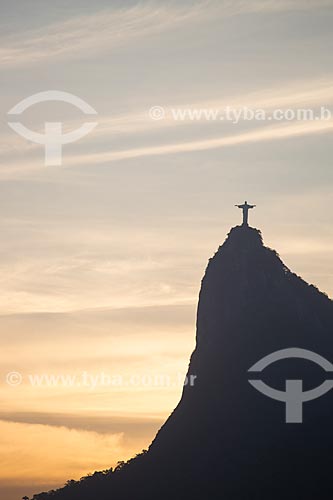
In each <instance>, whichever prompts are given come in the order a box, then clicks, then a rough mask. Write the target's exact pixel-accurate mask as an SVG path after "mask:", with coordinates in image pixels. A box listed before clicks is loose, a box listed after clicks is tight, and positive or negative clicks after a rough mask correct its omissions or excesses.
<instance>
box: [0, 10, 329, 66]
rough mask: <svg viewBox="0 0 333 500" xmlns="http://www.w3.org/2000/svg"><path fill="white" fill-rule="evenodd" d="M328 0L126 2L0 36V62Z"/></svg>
mask: <svg viewBox="0 0 333 500" xmlns="http://www.w3.org/2000/svg"><path fill="white" fill-rule="evenodd" d="M319 4H320V6H322V7H325V6H329V5H330V3H329V1H327V0H321V1H319V2H318V1H317V2H314V1H309V2H307V3H306V4H304V2H302V1H300V0H285V1H281V2H275V1H272V0H271V1H256V0H253V1H249V2H242V1H235V2H228V1H225V0H224V1H222V2H217V1H214V0H211V1H210V0H206V1H202V2H198V3H192V4H188V5H183V6H180V5H179V3H178V4H177V3H176V2H174V1H173V2H170V3H168V4H161V3H158V2H154V3H151V2H149V3H147V2H146V3H138V4H136V5H134V6H132V7H127V8H118V9H117V8H108V9H104V10H101V11H99V12H97V13H96V14H93V15H83V16H79V17H75V18H72V19H69V20H66V21H59V22H56V23H53V24H50V25H48V26H47V27H45V28H41V29H36V30H30V31H26V32H24V33H21V34H20V35H19V36H18V37H17V36H7V37H3V38H2V39H1V40H0V42H1V47H2V48H1V49H0V62H1V65H2V66H3V67H4V66H6V67H16V66H22V65H23V66H26V65H29V64H35V63H38V62H43V61H45V60H46V59H48V58H52V59H54V58H60V59H73V58H74V59H75V58H77V57H82V56H83V57H87V56H89V55H91V54H94V53H96V52H97V51H98V52H100V51H105V50H113V49H116V48H118V47H121V46H123V45H126V44H127V43H130V42H131V41H136V40H138V39H141V38H144V37H149V36H151V35H155V34H158V33H161V32H164V31H167V30H174V29H175V28H177V27H183V26H184V25H191V26H193V24H195V23H202V22H203V21H204V20H205V19H217V18H221V20H223V19H228V18H230V17H232V16H237V15H241V14H247V13H260V12H274V11H289V10H308V9H312V8H314V7H318V5H319Z"/></svg>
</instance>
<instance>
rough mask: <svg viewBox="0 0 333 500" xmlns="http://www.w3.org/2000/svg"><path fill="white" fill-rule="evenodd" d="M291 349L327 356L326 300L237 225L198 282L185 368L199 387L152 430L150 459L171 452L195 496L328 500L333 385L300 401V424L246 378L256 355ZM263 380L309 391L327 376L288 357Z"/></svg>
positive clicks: (329, 313)
mask: <svg viewBox="0 0 333 500" xmlns="http://www.w3.org/2000/svg"><path fill="white" fill-rule="evenodd" d="M296 347H297V348H301V349H306V350H310V351H314V352H315V353H318V354H321V355H322V356H323V357H325V358H327V359H328V360H330V361H333V304H332V302H331V301H330V300H329V299H328V297H327V296H326V295H324V294H322V293H320V292H319V291H318V290H317V289H316V288H315V287H313V286H310V285H308V284H307V283H305V282H304V281H303V280H302V279H301V278H299V277H297V276H296V275H295V274H293V273H292V272H291V271H289V269H288V268H287V267H286V266H285V265H284V264H283V263H282V261H281V260H280V258H279V257H278V255H277V254H276V252H274V251H272V250H270V249H268V248H266V247H265V246H264V245H263V243H262V238H261V235H260V232H259V231H258V230H256V229H253V228H250V227H243V226H239V227H235V228H233V229H232V230H231V232H230V234H229V236H228V238H227V240H226V242H225V243H224V244H223V245H222V246H221V247H220V248H219V250H218V252H217V253H216V254H215V256H214V257H213V259H211V260H210V261H209V265H208V267H207V270H206V274H205V276H204V278H203V281H202V287H201V292H200V299H199V306H198V315H197V345H196V349H195V351H194V353H193V355H192V357H191V362H190V366H189V371H188V376H191V375H196V377H197V378H196V379H195V385H194V386H193V387H191V386H186V387H185V388H184V391H183V396H182V399H181V401H180V403H179V405H178V407H177V408H176V409H175V411H174V412H173V414H172V415H171V416H170V418H169V419H168V421H167V422H166V424H165V425H164V426H163V427H162V429H161V430H160V432H159V433H158V435H157V437H156V439H155V441H154V442H153V444H152V446H151V448H150V454H151V458H152V460H155V461H156V462H159V461H163V462H164V461H165V457H168V459H170V461H171V462H172V466H171V468H172V469H174V470H175V474H178V472H177V471H182V472H181V474H184V475H186V477H187V478H188V479H189V481H188V483H189V484H187V491H190V490H191V489H192V487H191V484H192V485H195V487H194V488H193V490H192V496H193V495H195V494H198V491H200V494H201V495H203V494H204V492H205V491H206V492H210V494H211V495H221V498H223V494H224V495H225V496H224V498H226V499H227V500H231V499H235V500H240V499H244V500H245V499H248V498H253V499H256V500H257V499H267V498H279V499H282V498H283V499H286V498H288V499H289V498H303V499H304V498H309V499H310V498H311V500H314V499H315V498H321V499H323V498H330V497H331V495H333V491H331V481H330V479H329V478H330V472H329V468H330V466H329V465H328V464H331V463H332V462H331V460H332V459H331V458H330V455H331V452H330V450H331V449H332V447H333V425H332V423H333V392H332V393H327V394H326V395H324V396H323V397H322V398H320V399H317V400H315V401H312V402H309V403H305V404H304V408H303V414H304V415H303V423H302V424H290V423H289V424H287V423H286V422H285V404H284V403H282V402H279V401H276V400H273V399H270V398H268V397H266V396H264V395H263V394H261V393H259V392H258V391H256V390H255V389H254V388H253V387H252V386H251V385H250V384H249V382H248V380H249V378H252V377H250V376H249V373H248V369H249V368H250V367H252V365H253V364H254V363H256V362H257V361H259V360H260V359H262V358H263V357H265V356H266V355H268V354H270V353H272V352H275V351H278V350H282V349H287V348H296ZM259 378H261V379H263V380H264V381H265V382H266V383H267V384H268V385H270V386H272V387H274V388H276V389H280V390H283V391H285V381H286V379H302V380H303V383H304V390H307V389H311V388H314V387H316V386H318V385H319V384H320V383H321V382H322V381H323V380H324V379H325V378H326V374H325V372H323V370H322V369H321V368H320V367H318V366H317V365H315V364H313V363H311V362H310V361H304V360H299V359H288V360H285V361H280V362H279V363H274V364H272V365H271V367H267V368H266V369H265V371H264V372H263V373H262V374H260V377H259ZM171 457H173V458H172V459H171ZM165 467H166V464H165ZM169 469H170V466H169ZM200 494H199V496H200ZM192 496H189V498H192ZM184 498H186V497H184ZM212 498H215V497H214V496H212Z"/></svg>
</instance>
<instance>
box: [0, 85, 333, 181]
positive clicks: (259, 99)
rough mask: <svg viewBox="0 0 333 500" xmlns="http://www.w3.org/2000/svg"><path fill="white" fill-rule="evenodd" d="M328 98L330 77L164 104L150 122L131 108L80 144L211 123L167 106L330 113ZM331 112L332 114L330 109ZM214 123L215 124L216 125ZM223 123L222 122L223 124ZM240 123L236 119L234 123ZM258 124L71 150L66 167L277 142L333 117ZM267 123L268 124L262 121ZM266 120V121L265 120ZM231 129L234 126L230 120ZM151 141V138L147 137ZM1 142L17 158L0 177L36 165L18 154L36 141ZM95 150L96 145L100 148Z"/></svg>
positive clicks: (321, 126) (319, 128)
mask: <svg viewBox="0 0 333 500" xmlns="http://www.w3.org/2000/svg"><path fill="white" fill-rule="evenodd" d="M332 102H333V84H332V80H331V79H330V78H326V79H316V80H312V81H309V82H292V83H290V84H289V86H288V88H285V89H283V90H282V91H281V89H278V88H273V89H272V88H268V89H266V90H261V91H260V92H252V93H250V94H247V95H243V96H242V95H239V96H233V97H230V98H224V99H214V100H210V101H200V102H195V103H193V104H191V105H189V104H187V105H181V106H180V105H177V106H168V107H166V108H165V111H166V115H165V119H163V120H157V121H156V120H153V119H151V118H150V117H149V113H148V110H144V111H142V110H141V111H134V112H132V113H124V114H122V115H118V116H102V117H100V119H99V126H98V127H97V129H96V131H94V132H93V133H92V134H90V135H88V136H87V137H86V138H85V142H93V141H96V140H99V139H103V138H108V137H114V136H121V135H131V134H135V136H138V134H139V133H141V134H149V133H154V132H159V131H163V130H164V129H169V130H171V129H172V128H173V127H177V128H178V127H179V126H183V127H187V132H191V127H193V126H195V125H196V124H197V123H200V126H207V125H211V124H212V123H214V121H212V120H209V119H208V120H206V119H199V120H190V119H189V118H185V119H184V120H183V119H179V120H176V119H174V117H173V115H172V109H176V110H177V109H180V110H184V109H185V110H186V109H189V110H199V111H200V110H208V111H209V110H221V111H223V109H225V108H226V106H230V107H231V108H232V109H235V110H239V109H241V108H242V107H245V108H246V107H247V108H250V109H261V110H264V111H266V112H267V113H269V112H271V111H272V110H274V109H291V110H296V109H312V110H313V111H314V112H315V113H317V112H318V109H317V108H318V107H319V106H323V107H324V108H326V109H328V110H329V111H330V112H331V113H332V107H331V103H332ZM332 114H333V113H332ZM76 123H77V122H71V123H70V124H66V129H67V128H68V129H70V130H71V129H73V128H75V126H76ZM216 123H218V122H215V124H216ZM223 123H224V124H225V123H226V122H223ZM241 123H242V120H240V122H239V124H241ZM260 123H261V122H255V125H256V127H255V128H254V129H253V130H251V131H245V132H244V131H240V132H239V131H238V132H237V133H231V134H229V135H226V136H223V137H215V138H209V139H202V140H187V141H183V142H182V143H175V144H174V143H169V144H163V145H153V146H150V145H148V146H143V147H139V148H130V147H129V148H128V149H126V150H114V151H101V152H98V153H93V154H84V155H83V154H81V155H78V154H73V155H72V156H67V155H66V162H65V163H64V165H65V166H66V165H67V166H84V165H89V164H94V165H96V164H100V163H105V162H113V161H120V160H126V159H132V158H140V157H144V156H156V155H167V154H175V153H184V152H192V151H193V152H195V151H202V150H209V149H217V148H223V147H227V146H233V145H238V144H245V143H256V142H261V141H269V140H279V139H280V140H281V139H287V138H288V137H294V136H298V135H307V134H318V133H326V132H329V131H330V130H331V129H332V119H327V120H323V119H322V120H312V121H282V122H279V123H278V124H276V125H273V126H267V125H266V126H261V127H258V126H257V125H258V124H260ZM266 123H267V122H266ZM270 123H271V122H270ZM230 126H231V127H232V128H233V129H234V127H235V125H234V124H230ZM147 137H148V140H149V141H150V142H151V141H152V139H153V136H152V135H150V136H147ZM1 143H2V146H1V147H0V156H6V155H8V154H9V153H13V152H15V153H17V154H18V156H17V157H16V160H15V162H14V164H13V163H12V164H11V165H8V166H5V167H3V168H2V170H1V171H0V173H1V175H2V177H3V178H4V177H7V176H12V175H14V176H15V175H17V174H18V175H19V174H20V172H29V171H31V170H32V171H33V170H36V169H38V168H39V164H38V162H36V161H33V162H26V161H25V162H24V163H20V161H18V157H19V155H20V154H21V153H22V152H25V153H26V152H34V151H35V150H37V149H40V145H37V144H31V143H29V142H27V141H24V140H22V138H20V137H16V136H14V135H12V136H11V135H9V134H7V135H5V136H2V141H1ZM99 148H100V146H99Z"/></svg>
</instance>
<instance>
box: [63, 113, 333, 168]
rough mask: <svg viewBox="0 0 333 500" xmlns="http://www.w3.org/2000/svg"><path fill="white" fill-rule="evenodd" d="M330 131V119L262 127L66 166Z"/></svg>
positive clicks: (332, 127) (98, 155)
mask: <svg viewBox="0 0 333 500" xmlns="http://www.w3.org/2000/svg"><path fill="white" fill-rule="evenodd" d="M332 130H333V120H327V121H309V122H292V123H291V124H288V123H285V124H283V125H282V126H272V127H263V128H258V129H255V130H253V131H250V132H242V133H239V134H233V135H229V136H226V137H217V138H214V139H204V140H195V141H189V142H181V143H175V144H163V145H158V146H148V147H142V148H133V149H127V150H122V151H110V152H101V153H96V154H91V155H82V156H73V157H68V158H67V161H66V165H67V166H84V165H96V164H101V163H107V162H113V161H120V160H128V159H131V158H140V157H143V156H159V155H170V154H176V153H189V152H195V151H205V150H209V149H218V148H224V147H228V146H236V145H240V144H247V143H257V142H264V141H273V140H282V139H288V138H290V137H296V136H303V135H309V134H320V133H327V132H330V131H332Z"/></svg>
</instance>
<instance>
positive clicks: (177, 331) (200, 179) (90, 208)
mask: <svg viewBox="0 0 333 500" xmlns="http://www.w3.org/2000/svg"><path fill="white" fill-rule="evenodd" d="M0 6H1V18H0V24H1V36H0V42H1V43H0V61H1V93H0V103H1V110H2V118H1V121H0V158H1V162H0V163H1V164H0V190H1V193H0V225H1V236H2V237H1V247H0V253H1V259H0V266H1V272H0V275H1V281H0V313H1V317H0V325H1V361H2V363H1V385H0V391H1V398H0V401H1V406H0V452H1V453H0V457H1V458H0V460H1V462H0V497H1V498H3V499H4V500H14V499H17V498H21V496H22V495H23V494H28V495H31V494H32V493H34V492H35V493H36V492H38V491H41V490H43V489H49V488H51V487H57V486H61V485H62V484H63V483H64V482H65V481H66V480H68V479H71V478H73V479H78V478H80V477H81V476H82V475H84V474H86V473H88V472H93V471H94V470H96V469H105V468H109V467H111V466H113V465H114V464H115V463H116V462H117V461H118V460H123V459H127V458H130V457H131V456H133V455H134V454H135V453H137V452H139V451H141V450H142V449H143V448H146V447H148V446H149V443H150V441H151V439H152V438H153V437H154V435H155V433H156V431H157V430H158V428H159V427H160V426H161V424H162V423H163V421H164V420H165V419H166V417H167V416H168V415H169V413H170V412H171V410H172V409H173V408H174V407H175V405H176V404H177V402H178V400H179V397H180V394H181V391H182V387H181V381H182V379H183V377H184V375H185V373H186V369H187V366H188V360H189V356H190V354H191V352H192V350H193V348H194V340H195V313H196V303H197V298H198V292H199V289H200V280H201V278H202V276H203V273H204V270H205V267H206V264H207V261H208V258H209V257H211V256H212V255H213V253H214V252H215V251H216V250H217V248H218V246H219V245H220V244H221V243H222V242H223V241H224V239H225V237H226V234H227V233H228V231H229V229H230V227H232V226H234V225H237V224H239V223H240V220H241V219H240V216H241V214H240V213H239V210H238V209H237V208H235V207H234V205H235V204H236V203H242V202H244V200H245V199H246V200H248V201H249V202H250V203H255V204H256V205H257V208H256V209H255V210H253V211H252V212H251V214H250V222H251V223H252V225H253V226H255V227H258V228H260V229H261V230H262V233H263V237H264V241H265V243H266V244H267V245H268V246H270V247H272V248H275V249H276V250H277V251H278V252H279V254H280V255H281V258H282V259H283V260H284V262H285V263H286V265H287V266H288V267H290V268H291V269H292V270H293V271H295V272H296V273H297V274H299V275H301V276H302V277H303V278H304V279H306V280H307V281H309V282H311V283H313V284H315V285H317V286H318V287H319V288H320V289H321V290H322V291H325V292H326V293H327V294H328V295H330V296H331V297H332V296H333V261H332V250H333V226H332V222H333V216H332V213H333V212H332V204H333V196H332V192H333V191H332V182H333V169H332V157H333V141H332V134H333V68H332V52H333V43H332V42H333V36H332V22H333V2H332V0H328V1H324V0H307V1H305V0H299V1H298V0H281V1H277V0H276V1H273V0H267V1H259V0H258V1H256V0H253V1H238V0H234V1H227V0H221V1H218V0H216V1H214V0H212V1H209V0H206V1H205V0H203V1H181V2H179V1H176V0H175V1H160V2H159V1H139V2H138V1H135V2H134V1H133V2H132V1H131V2H130V1H127V0H126V1H124V0H122V1H121V0H119V1H114V0H112V1H102V0H95V1H94V2H91V1H90V0H89V1H88V0H73V1H72V2H67V1H65V0H59V1H56V2H45V1H43V0H18V1H16V2H5V1H4V0H0ZM47 90H59V91H64V92H69V93H71V94H74V95H76V96H78V97H80V98H81V99H83V100H84V101H86V102H87V103H88V104H89V105H90V106H92V107H93V108H94V109H95V110H96V111H97V116H96V117H94V121H95V120H96V121H97V122H98V125H97V127H96V128H95V129H94V130H93V131H92V132H91V133H90V134H89V135H87V136H86V137H84V138H82V139H81V140H80V141H78V142H75V143H72V144H68V145H65V146H64V149H63V164H62V165H61V166H45V164H44V149H43V146H41V145H37V144H34V143H31V142H29V141H27V140H26V139H24V138H22V137H20V136H19V135H17V134H15V132H13V131H12V130H11V129H10V128H9V126H8V123H7V122H8V116H7V112H8V111H9V110H10V109H11V108H12V107H13V106H15V105H16V104H17V103H18V102H20V101H21V100H23V99H24V98H26V97H28V96H30V95H33V94H36V93H38V92H42V91H47ZM155 106H160V107H163V109H164V111H165V117H164V119H161V120H154V119H152V118H151V117H150V114H149V110H150V109H151V108H152V107H155ZM226 106H230V107H233V108H237V107H241V106H246V107H248V108H260V109H264V110H266V111H267V112H271V111H272V110H274V109H276V108H288V109H294V110H295V109H297V108H311V109H314V110H316V111H318V110H319V109H320V108H321V107H325V108H326V109H329V110H331V111H332V118H331V119H328V120H317V121H316V120H312V121H295V120H282V121H258V120H257V121H247V120H241V121H240V122H239V123H237V124H236V123H231V122H226V121H223V122H222V121H218V120H215V121H214V120H205V119H201V120H197V121H195V120H194V121H191V120H181V121H177V120H174V119H173V116H172V113H171V109H174V108H193V109H202V108H205V109H206V108H213V109H216V108H219V109H220V108H224V107H226ZM89 120H90V118H89V117H88V118H87V117H86V116H84V115H83V114H82V112H81V111H80V110H78V109H76V108H75V107H73V106H71V105H69V104H65V103H56V102H50V103H40V104H36V105H35V106H33V107H31V108H30V109H28V110H26V111H25V112H24V114H22V116H21V117H19V119H18V120H17V121H21V122H22V123H24V124H25V125H26V127H28V128H31V129H32V130H35V131H40V132H42V131H43V129H44V123H45V122H52V121H55V122H56V121H59V122H63V123H64V128H65V129H66V130H73V129H75V128H78V127H79V126H80V125H82V122H84V121H89ZM12 372H15V373H16V378H15V375H14V376H13V377H14V378H10V377H9V379H8V376H7V374H8V373H9V374H10V373H12ZM17 374H19V375H17ZM84 374H85V375H84ZM44 375H52V376H56V377H57V376H59V377H63V379H61V380H62V381H64V377H65V378H66V377H71V379H70V383H69V384H67V385H66V383H62V382H61V383H59V384H55V386H53V387H52V386H46V384H43V383H41V384H39V386H38V383H34V382H36V379H35V378H34V377H35V376H44ZM17 376H21V377H22V380H20V379H17ZM103 377H104V379H103ZM107 377H112V380H115V383H114V384H112V385H110V384H108V383H105V381H106V380H108V379H107ZM161 377H162V378H163V377H166V378H167V380H168V381H167V382H166V383H163V380H162V383H155V381H156V379H160V378H161ZM87 379H88V380H90V381H91V380H95V382H96V381H97V382H96V383H95V384H92V383H91V384H90V385H89V383H88V384H86V383H84V382H87ZM66 380H67V382H68V379H65V382H66ZM8 382H9V383H8ZM20 382H21V383H20ZM72 382H73V383H72ZM92 385H94V386H92Z"/></svg>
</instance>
